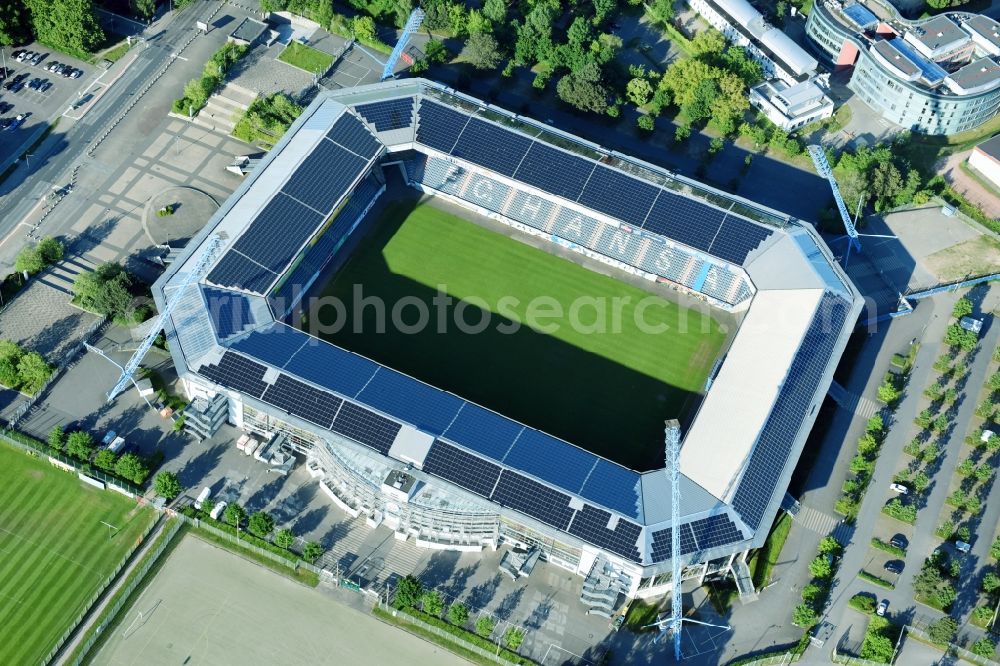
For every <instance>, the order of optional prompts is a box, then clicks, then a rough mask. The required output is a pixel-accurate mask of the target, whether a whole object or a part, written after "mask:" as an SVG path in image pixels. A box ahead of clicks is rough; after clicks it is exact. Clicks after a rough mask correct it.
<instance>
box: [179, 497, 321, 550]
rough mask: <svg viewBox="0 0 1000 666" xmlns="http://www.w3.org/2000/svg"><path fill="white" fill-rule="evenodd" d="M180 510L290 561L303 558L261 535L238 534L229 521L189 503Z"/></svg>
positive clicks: (242, 531) (188, 515)
mask: <svg viewBox="0 0 1000 666" xmlns="http://www.w3.org/2000/svg"><path fill="white" fill-rule="evenodd" d="M180 512H181V513H183V514H184V515H185V516H187V517H188V518H197V519H198V520H200V521H202V522H203V523H207V524H209V525H211V526H212V527H214V528H216V529H218V530H221V531H223V532H226V533H227V534H232V535H233V536H238V537H239V540H240V541H243V542H245V543H248V544H251V545H253V546H257V547H258V548H262V549H264V550H266V551H267V552H269V553H274V554H275V555H280V556H281V557H283V558H285V559H286V560H288V561H290V562H298V561H299V560H301V559H302V558H301V557H299V556H298V555H296V554H295V553H293V552H292V551H290V550H285V549H284V548H280V547H278V546H276V545H274V544H273V543H271V542H270V541H266V540H264V539H261V538H260V537H257V536H254V535H253V534H251V533H250V532H248V531H246V530H239V533H238V534H237V530H236V528H235V527H233V526H232V525H230V524H229V523H224V522H222V521H221V520H216V519H214V518H212V517H211V516H210V515H208V514H207V513H205V512H204V511H199V510H198V509H196V508H194V507H193V506H190V505H189V506H185V507H182V508H181V510H180Z"/></svg>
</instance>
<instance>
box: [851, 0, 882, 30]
mask: <svg viewBox="0 0 1000 666" xmlns="http://www.w3.org/2000/svg"><path fill="white" fill-rule="evenodd" d="M844 14H846V15H847V18H849V19H851V20H852V21H854V24H855V25H857V26H858V27H859V28H862V29H867V28H871V27H874V26H875V25H876V24H877V23H878V17H877V16H875V14H873V13H872V12H871V10H870V9H868V8H867V7H865V6H864V5H863V4H861V3H860V2H855V3H853V4H851V5H848V6H846V7H844Z"/></svg>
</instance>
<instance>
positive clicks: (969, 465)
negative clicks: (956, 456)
mask: <svg viewBox="0 0 1000 666" xmlns="http://www.w3.org/2000/svg"><path fill="white" fill-rule="evenodd" d="M955 471H956V472H958V474H959V475H961V476H963V477H968V476H972V475H973V474H975V473H976V463H974V462H972V459H971V458H966V459H965V460H963V461H962V464H961V465H959V466H958V468H957V469H956V470H955Z"/></svg>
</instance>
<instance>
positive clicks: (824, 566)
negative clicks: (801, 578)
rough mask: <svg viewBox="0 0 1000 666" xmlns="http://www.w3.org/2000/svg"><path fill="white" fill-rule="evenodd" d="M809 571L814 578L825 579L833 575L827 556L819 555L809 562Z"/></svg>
mask: <svg viewBox="0 0 1000 666" xmlns="http://www.w3.org/2000/svg"><path fill="white" fill-rule="evenodd" d="M809 573H811V574H812V575H813V577H814V578H819V579H821V580H825V579H827V578H829V577H830V576H831V575H833V566H832V565H831V564H830V560H829V558H828V557H826V556H825V555H820V556H819V557H817V558H815V559H814V560H813V561H812V562H810V563H809Z"/></svg>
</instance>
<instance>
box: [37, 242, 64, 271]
mask: <svg viewBox="0 0 1000 666" xmlns="http://www.w3.org/2000/svg"><path fill="white" fill-rule="evenodd" d="M38 251H39V252H41V253H42V259H44V260H45V263H48V264H51V263H55V262H57V261H59V260H60V259H62V258H63V253H64V252H65V248H64V247H63V244H62V243H61V242H59V241H58V240H56V239H55V238H53V237H52V236H46V237H45V238H43V239H42V240H40V241H38Z"/></svg>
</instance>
